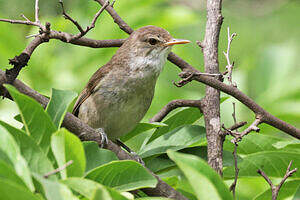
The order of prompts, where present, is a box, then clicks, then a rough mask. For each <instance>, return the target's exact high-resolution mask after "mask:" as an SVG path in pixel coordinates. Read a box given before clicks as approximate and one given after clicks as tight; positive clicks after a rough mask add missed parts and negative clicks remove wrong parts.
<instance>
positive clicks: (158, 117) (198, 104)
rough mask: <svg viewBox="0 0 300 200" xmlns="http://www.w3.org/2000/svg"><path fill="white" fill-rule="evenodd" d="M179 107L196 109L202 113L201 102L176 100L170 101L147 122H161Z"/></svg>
mask: <svg viewBox="0 0 300 200" xmlns="http://www.w3.org/2000/svg"><path fill="white" fill-rule="evenodd" d="M179 107H196V108H199V109H200V112H202V111H201V110H202V101H201V100H184V99H177V100H173V101H170V102H169V103H168V104H167V105H165V106H164V107H163V108H162V109H161V110H160V111H159V112H158V113H157V114H156V115H155V116H154V117H152V118H151V119H150V120H149V122H150V123H152V122H161V121H162V120H163V118H165V117H166V116H167V115H168V114H169V113H170V112H171V111H172V110H174V109H176V108H179Z"/></svg>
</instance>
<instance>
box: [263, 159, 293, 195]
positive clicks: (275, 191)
mask: <svg viewBox="0 0 300 200" xmlns="http://www.w3.org/2000/svg"><path fill="white" fill-rule="evenodd" d="M292 163H293V161H292V160H291V162H290V164H289V165H288V167H287V169H286V173H285V175H284V177H283V178H282V180H281V181H280V183H279V184H278V185H277V186H275V185H274V184H273V183H272V181H271V179H270V178H269V177H268V176H267V174H266V173H265V172H264V171H262V170H261V169H259V170H257V173H259V174H260V175H261V176H262V177H263V178H264V179H265V180H266V181H267V183H268V184H269V185H270V188H271V191H272V200H276V199H277V196H278V193H279V190H280V188H281V186H282V185H283V184H284V182H285V181H286V180H287V179H288V178H289V177H290V176H292V175H293V173H295V172H296V171H297V170H298V169H297V168H295V169H293V170H290V169H291V166H292Z"/></svg>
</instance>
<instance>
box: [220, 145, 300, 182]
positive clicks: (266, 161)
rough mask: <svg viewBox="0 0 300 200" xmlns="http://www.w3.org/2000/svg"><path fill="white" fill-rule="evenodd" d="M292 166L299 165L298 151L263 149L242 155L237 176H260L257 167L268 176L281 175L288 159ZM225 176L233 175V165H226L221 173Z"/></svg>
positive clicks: (298, 174) (299, 174) (298, 175)
mask: <svg viewBox="0 0 300 200" xmlns="http://www.w3.org/2000/svg"><path fill="white" fill-rule="evenodd" d="M291 160H293V165H292V167H293V166H299V165H300V153H298V152H284V151H265V152H258V153H253V154H249V155H247V156H245V157H243V162H242V163H240V164H239V168H240V171H239V177H251V176H260V175H259V174H258V173H257V170H258V169H261V170H263V171H264V172H265V173H266V174H267V175H268V176H269V177H277V178H281V177H283V175H284V173H285V172H286V168H287V166H288V165H289V163H290V161H291ZM223 175H224V177H226V178H233V177H234V167H228V168H226V169H225V170H224V173H223ZM299 177H300V173H295V174H293V177H292V178H299Z"/></svg>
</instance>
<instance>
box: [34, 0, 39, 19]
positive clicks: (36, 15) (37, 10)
mask: <svg viewBox="0 0 300 200" xmlns="http://www.w3.org/2000/svg"><path fill="white" fill-rule="evenodd" d="M39 11H40V8H39V0H35V22H36V23H40V20H39Z"/></svg>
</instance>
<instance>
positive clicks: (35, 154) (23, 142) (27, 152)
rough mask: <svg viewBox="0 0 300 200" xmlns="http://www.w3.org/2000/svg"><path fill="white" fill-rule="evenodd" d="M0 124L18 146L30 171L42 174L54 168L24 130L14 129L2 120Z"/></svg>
mask: <svg viewBox="0 0 300 200" xmlns="http://www.w3.org/2000/svg"><path fill="white" fill-rule="evenodd" d="M0 125H2V126H3V127H4V128H5V129H6V130H7V131H9V133H10V134H11V135H12V136H13V137H14V139H15V141H16V142H17V144H18V146H19V148H20V151H21V154H22V155H23V157H24V158H25V160H26V161H27V163H28V166H29V168H30V170H31V171H32V172H36V173H38V174H44V173H47V172H50V171H53V170H54V168H53V166H52V163H51V162H50V160H49V159H48V157H47V155H46V154H45V152H43V151H42V149H41V148H40V147H39V146H38V145H37V144H36V143H35V141H34V140H33V139H32V138H31V137H30V136H28V135H27V134H26V133H25V132H24V131H22V130H20V129H16V128H14V127H13V126H11V125H9V124H7V123H5V122H3V121H0ZM51 178H55V176H52V177H51Z"/></svg>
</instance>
